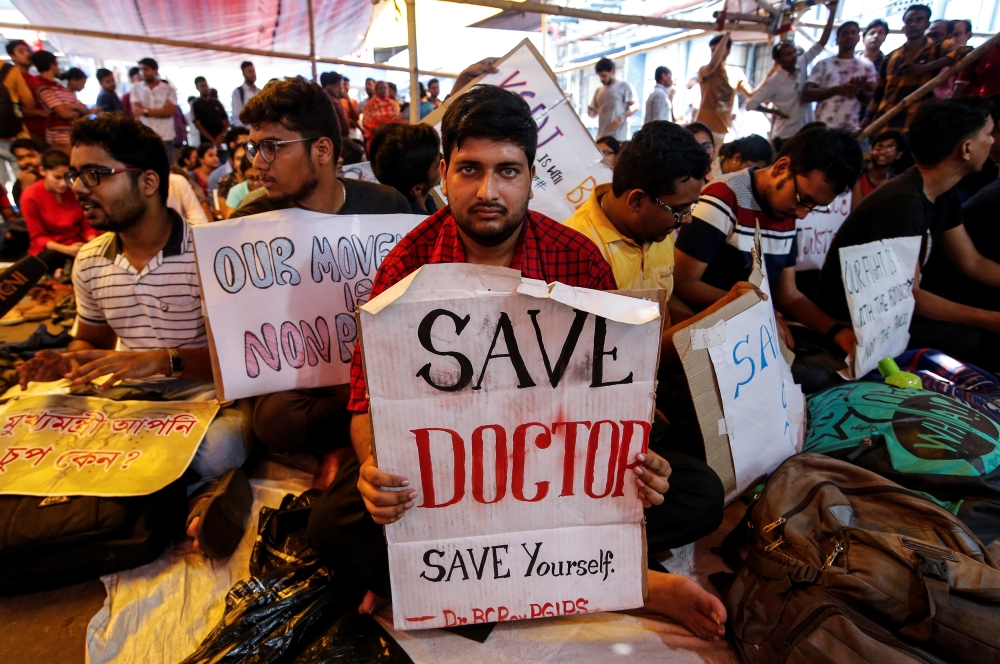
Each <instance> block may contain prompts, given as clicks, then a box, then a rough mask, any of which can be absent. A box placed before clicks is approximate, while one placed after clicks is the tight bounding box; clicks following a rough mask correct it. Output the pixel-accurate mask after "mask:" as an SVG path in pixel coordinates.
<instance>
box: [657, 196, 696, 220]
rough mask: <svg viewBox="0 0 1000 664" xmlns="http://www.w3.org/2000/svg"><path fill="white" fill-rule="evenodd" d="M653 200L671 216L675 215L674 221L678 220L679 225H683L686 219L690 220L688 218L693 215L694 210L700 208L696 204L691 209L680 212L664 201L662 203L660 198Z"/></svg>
mask: <svg viewBox="0 0 1000 664" xmlns="http://www.w3.org/2000/svg"><path fill="white" fill-rule="evenodd" d="M651 198H652V199H653V200H654V201H656V202H657V203H659V204H660V206H661V207H662V208H663V209H664V210H666V211H667V212H669V213H670V214H672V215H674V219H676V220H677V223H678V224H680V223H683V222H684V220H685V219H687V218H688V216H689V215H691V213H693V212H694V209H695V208H696V207H698V204H697V203H695V204H693V205H692V206H691V207H689V208H687V209H686V210H680V211H677V210H675V209H673V208H672V207H670V206H669V205H667V204H666V203H664V202H663V201H661V200H660V199H659V198H655V197H651Z"/></svg>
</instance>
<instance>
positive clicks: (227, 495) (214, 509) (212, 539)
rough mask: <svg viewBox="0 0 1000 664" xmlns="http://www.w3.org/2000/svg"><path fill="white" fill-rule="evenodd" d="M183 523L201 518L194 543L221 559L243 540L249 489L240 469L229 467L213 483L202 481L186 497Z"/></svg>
mask: <svg viewBox="0 0 1000 664" xmlns="http://www.w3.org/2000/svg"><path fill="white" fill-rule="evenodd" d="M188 504H189V505H190V506H191V512H190V513H189V514H188V518H187V523H188V525H189V526H190V525H191V522H192V521H193V520H194V519H195V518H196V517H201V522H200V523H199V524H198V533H197V539H198V546H200V547H201V550H202V552H203V553H204V554H205V555H206V556H208V557H209V558H225V557H226V556H229V555H230V554H232V552H233V551H235V550H236V547H237V546H239V544H240V540H242V539H243V532H244V531H245V530H246V523H247V518H248V517H249V516H250V507H251V506H252V505H253V489H252V488H251V487H250V480H248V479H247V476H246V473H244V472H243V469H242V468H233V469H232V470H230V471H229V472H227V473H226V474H225V475H223V476H222V477H221V478H219V479H218V480H216V481H214V482H206V483H205V484H204V485H202V486H201V488H199V489H198V490H197V491H196V492H195V493H194V494H193V495H192V496H191V498H190V499H189V500H188Z"/></svg>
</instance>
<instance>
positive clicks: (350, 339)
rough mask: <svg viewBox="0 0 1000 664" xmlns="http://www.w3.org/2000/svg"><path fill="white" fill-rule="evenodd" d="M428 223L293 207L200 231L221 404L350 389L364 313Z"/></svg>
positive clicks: (204, 290)
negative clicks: (407, 238)
mask: <svg viewBox="0 0 1000 664" xmlns="http://www.w3.org/2000/svg"><path fill="white" fill-rule="evenodd" d="M424 218H425V217H422V216H417V215H410V214H386V215H365V216H358V215H355V216H341V215H335V214H321V213H318V212H310V211H308V210H301V209H288V210H277V211H275V212H265V213H262V214H256V215H253V216H249V217H240V218H237V219H229V220H228V221H218V222H216V223H214V224H204V225H202V226H196V227H194V228H193V229H192V231H193V232H194V242H195V255H196V258H197V261H198V272H199V276H200V279H201V289H202V293H203V294H204V298H205V312H206V323H207V328H208V331H209V348H210V349H211V354H212V363H213V368H214V369H215V371H214V374H215V381H216V391H217V392H218V394H219V398H220V399H223V400H228V399H240V398H243V397H250V396H255V395H257V394H267V393H270V392H278V391H280V390H290V389H301V388H309V387H324V386H328V385H340V384H344V383H348V382H350V368H351V356H352V354H353V353H354V343H355V341H356V340H357V325H356V322H355V318H354V310H355V307H356V306H357V305H358V304H364V303H365V302H367V301H368V295H369V293H370V292H371V287H372V283H373V282H374V280H375V271H376V270H377V269H378V267H379V265H381V263H382V260H383V259H384V258H385V257H386V255H388V253H389V252H390V251H391V250H392V248H393V247H395V246H396V243H397V242H398V241H399V240H400V239H402V237H403V236H404V235H406V234H407V233H408V232H410V231H411V230H412V229H413V228H414V227H416V226H417V225H418V224H419V223H420V222H421V221H423V220H424Z"/></svg>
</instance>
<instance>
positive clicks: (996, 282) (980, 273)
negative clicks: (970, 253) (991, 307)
mask: <svg viewBox="0 0 1000 664" xmlns="http://www.w3.org/2000/svg"><path fill="white" fill-rule="evenodd" d="M977 253H978V252H977ZM968 263H969V264H968V265H965V266H964V267H963V269H962V272H963V273H965V276H966V277H968V278H969V279H973V280H975V281H978V282H979V283H981V284H983V285H985V286H989V287H990V288H1000V264H997V263H995V262H994V261H991V260H990V259H989V258H986V257H985V256H983V255H982V254H978V255H977V257H976V258H975V259H973V260H970V261H968Z"/></svg>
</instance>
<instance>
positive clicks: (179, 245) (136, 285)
mask: <svg viewBox="0 0 1000 664" xmlns="http://www.w3.org/2000/svg"><path fill="white" fill-rule="evenodd" d="M167 212H168V214H169V215H170V218H171V221H172V222H173V227H172V230H171V232H170V238H169V239H168V240H167V244H166V245H165V246H164V247H163V249H162V250H161V251H160V253H159V254H157V255H156V256H155V257H154V258H153V260H151V261H150V262H149V264H148V265H147V266H146V267H144V268H143V269H142V271H141V272H139V271H136V269H135V268H134V267H132V265H131V264H130V263H129V261H128V259H127V258H126V257H125V254H124V253H122V245H121V239H120V238H119V237H118V234H117V233H105V234H104V235H101V236H100V237H97V238H95V239H93V240H91V241H90V242H88V243H87V244H85V245H84V246H83V247H82V248H81V249H80V253H79V254H77V257H76V261H75V263H74V265H73V288H74V290H75V292H76V313H77V316H79V318H80V320H82V321H84V322H86V323H90V324H91V325H110V326H111V329H113V330H114V331H115V333H116V334H117V335H118V338H119V339H120V340H121V343H122V345H123V346H124V347H125V348H127V349H128V350H149V349H154V348H204V347H205V346H207V345H208V340H207V337H206V336H205V319H204V315H203V313H202V307H201V288H200V285H199V283H198V271H197V266H196V264H195V259H194V242H193V238H192V235H191V227H190V226H189V225H188V223H187V222H186V221H184V220H183V219H181V217H180V215H178V214H177V213H176V212H174V211H173V210H168V211H167Z"/></svg>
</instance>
